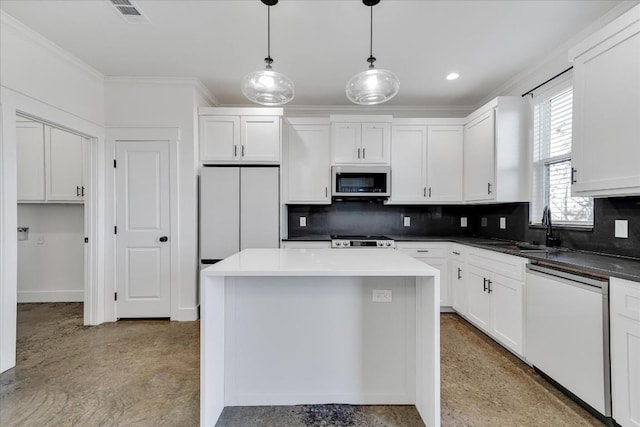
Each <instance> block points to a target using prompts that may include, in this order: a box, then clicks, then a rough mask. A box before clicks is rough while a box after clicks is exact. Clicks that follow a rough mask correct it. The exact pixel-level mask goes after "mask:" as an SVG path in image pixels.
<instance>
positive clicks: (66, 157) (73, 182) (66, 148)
mask: <svg viewBox="0 0 640 427" xmlns="http://www.w3.org/2000/svg"><path fill="white" fill-rule="evenodd" d="M47 128H48V129H47V132H46V133H45V141H46V144H45V147H46V151H45V156H46V164H47V166H48V168H47V170H46V173H47V179H46V182H47V185H46V194H47V200H56V201H79V200H82V198H83V197H84V185H83V182H82V157H83V152H84V151H83V144H84V138H83V137H81V136H79V135H76V134H73V133H70V132H66V131H63V130H60V129H56V128H51V127H48V126H47Z"/></svg>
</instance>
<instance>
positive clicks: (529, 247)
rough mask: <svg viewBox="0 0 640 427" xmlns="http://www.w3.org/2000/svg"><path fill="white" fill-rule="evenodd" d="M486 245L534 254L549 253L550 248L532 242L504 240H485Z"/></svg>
mask: <svg viewBox="0 0 640 427" xmlns="http://www.w3.org/2000/svg"><path fill="white" fill-rule="evenodd" d="M483 244H486V245H487V246H493V247H498V248H502V249H505V250H509V251H513V252H519V253H523V254H526V253H534V254H544V253H549V251H550V248H547V247H544V246H539V245H534V244H533V243H526V242H504V241H495V242H485V243H483Z"/></svg>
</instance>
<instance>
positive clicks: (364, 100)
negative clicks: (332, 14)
mask: <svg viewBox="0 0 640 427" xmlns="http://www.w3.org/2000/svg"><path fill="white" fill-rule="evenodd" d="M362 3H364V5H365V6H369V7H370V8H371V36H370V53H369V58H368V59H367V62H368V63H369V69H368V70H365V71H362V72H360V73H358V74H356V75H355V76H353V77H351V78H350V79H349V81H348V82H347V98H349V100H350V101H351V102H353V103H355V104H360V105H376V104H382V103H383V102H387V101H388V100H390V99H391V98H393V97H394V96H396V94H397V93H398V90H399V89H400V81H399V80H398V77H397V76H396V75H395V74H394V73H392V72H391V71H389V70H381V69H378V68H375V67H374V66H373V63H374V62H375V61H376V58H374V56H373V6H375V5H377V4H378V3H380V0H362Z"/></svg>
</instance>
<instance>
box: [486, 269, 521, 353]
mask: <svg viewBox="0 0 640 427" xmlns="http://www.w3.org/2000/svg"><path fill="white" fill-rule="evenodd" d="M490 280H491V283H489V293H490V294H491V329H490V331H489V332H490V334H491V335H492V336H493V337H494V338H495V339H497V340H498V341H500V342H501V343H502V344H503V345H505V346H506V347H509V348H510V349H512V350H513V351H515V352H516V353H518V354H520V355H522V354H523V330H524V323H523V316H524V314H523V305H524V300H523V296H522V294H523V283H522V282H519V281H517V280H514V279H510V278H508V277H504V276H500V275H498V274H493V275H492V276H491V278H490Z"/></svg>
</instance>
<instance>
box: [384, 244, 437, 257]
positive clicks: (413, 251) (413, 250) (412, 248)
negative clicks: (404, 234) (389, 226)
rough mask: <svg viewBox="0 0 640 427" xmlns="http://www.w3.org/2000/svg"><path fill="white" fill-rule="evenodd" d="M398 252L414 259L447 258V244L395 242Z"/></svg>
mask: <svg viewBox="0 0 640 427" xmlns="http://www.w3.org/2000/svg"><path fill="white" fill-rule="evenodd" d="M396 247H397V248H398V250H399V251H402V252H404V253H406V254H407V255H410V256H412V257H414V258H447V257H448V255H449V254H448V249H449V244H448V243H422V242H396Z"/></svg>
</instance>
